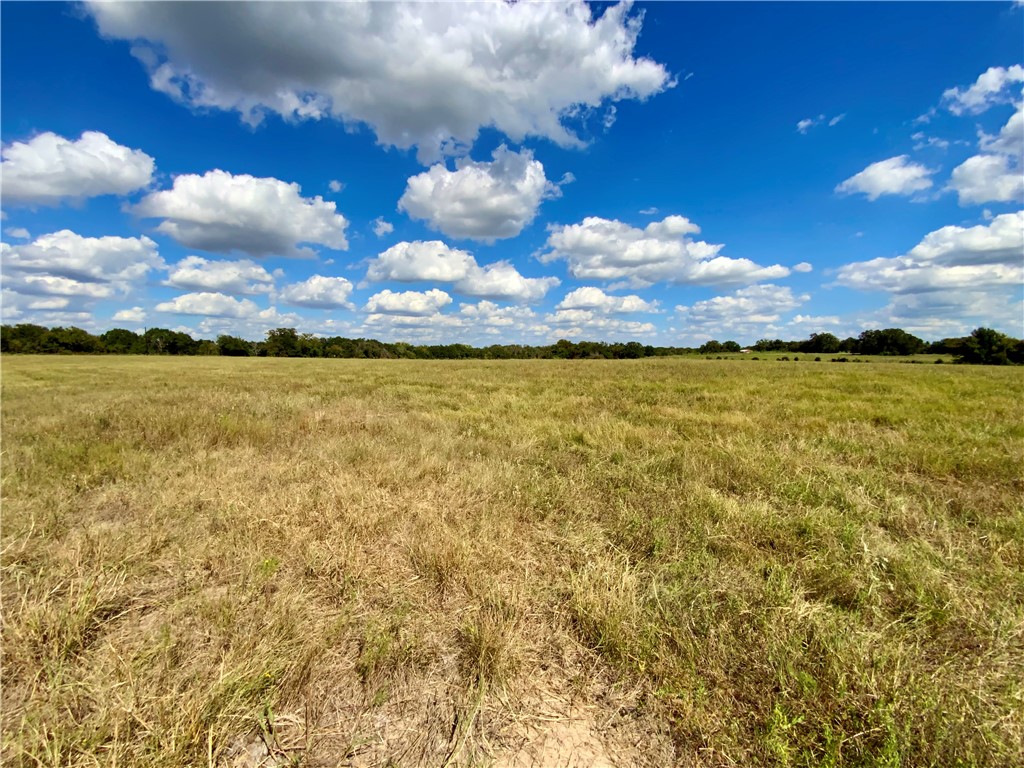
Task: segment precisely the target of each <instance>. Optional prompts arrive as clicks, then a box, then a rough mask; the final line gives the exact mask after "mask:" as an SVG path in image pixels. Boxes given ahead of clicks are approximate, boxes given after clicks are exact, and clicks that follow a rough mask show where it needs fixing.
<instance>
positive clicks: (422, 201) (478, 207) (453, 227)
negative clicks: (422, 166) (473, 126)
mask: <svg viewBox="0 0 1024 768" xmlns="http://www.w3.org/2000/svg"><path fill="white" fill-rule="evenodd" d="M492 157H493V160H492V162H474V161H472V160H469V159H468V158H464V159H461V160H459V161H458V163H457V170H455V171H449V170H448V169H447V168H446V167H445V166H444V165H442V164H440V163H439V164H438V165H435V166H433V167H431V168H430V169H429V170H427V171H424V172H423V173H420V174H418V175H416V176H413V177H411V178H410V179H409V181H408V183H407V185H406V188H405V193H404V194H403V195H402V198H401V200H399V201H398V208H399V210H403V211H405V212H406V213H407V214H409V216H410V217H412V218H414V219H422V220H425V221H426V222H427V224H428V225H429V226H430V227H431V229H436V230H439V231H441V232H443V233H444V234H446V235H448V236H449V237H458V238H471V239H473V240H482V241H484V242H489V243H493V242H494V241H495V240H500V239H505V238H509V237H515V236H516V235H518V234H519V233H520V232H522V231H523V229H524V228H525V227H526V226H527V225H529V224H530V223H531V222H532V221H533V220H534V218H536V216H537V210H538V209H539V208H540V204H541V202H542V201H543V200H544V199H545V198H549V197H559V196H561V194H562V192H561V190H560V189H559V188H558V186H556V185H554V184H552V183H551V182H549V181H548V180H547V178H546V177H545V175H544V166H543V165H541V163H540V162H539V161H537V160H534V159H533V153H532V152H530V151H529V150H528V149H524V150H522V151H521V152H513V151H512V150H510V149H508V147H506V146H505V145H504V144H503V145H501V146H500V147H498V148H497V149H496V150H494V153H493V155H492Z"/></svg>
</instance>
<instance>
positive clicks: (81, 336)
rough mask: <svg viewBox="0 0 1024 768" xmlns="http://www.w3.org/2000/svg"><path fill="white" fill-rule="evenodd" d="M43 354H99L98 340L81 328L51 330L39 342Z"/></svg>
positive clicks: (71, 327)
mask: <svg viewBox="0 0 1024 768" xmlns="http://www.w3.org/2000/svg"><path fill="white" fill-rule="evenodd" d="M40 345H41V347H42V351H44V352H99V351H100V340H99V339H97V338H96V337H95V336H93V335H92V334H91V333H89V332H88V331H86V330H83V329H82V328H77V327H75V326H70V327H68V328H61V327H58V328H51V329H50V330H49V331H47V333H46V335H45V336H43V338H42V339H41V340H40Z"/></svg>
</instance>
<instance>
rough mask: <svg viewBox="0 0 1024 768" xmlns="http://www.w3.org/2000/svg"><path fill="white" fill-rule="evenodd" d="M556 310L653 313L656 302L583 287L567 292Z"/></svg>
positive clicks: (656, 305) (591, 287) (656, 306)
mask: <svg viewBox="0 0 1024 768" xmlns="http://www.w3.org/2000/svg"><path fill="white" fill-rule="evenodd" d="M555 308H556V309H587V310H595V311H598V312H606V313H621V314H626V313H629V312H653V311H655V310H656V309H657V308H658V302H656V301H645V300H644V299H642V298H640V297H639V296H636V295H632V296H613V295H610V294H607V293H605V292H604V291H602V290H601V289H600V288H595V287H593V286H584V287H582V288H577V289H576V290H573V291H569V293H567V294H566V295H565V298H563V299H562V300H561V301H560V302H559V303H558V305H557V306H556V307H555Z"/></svg>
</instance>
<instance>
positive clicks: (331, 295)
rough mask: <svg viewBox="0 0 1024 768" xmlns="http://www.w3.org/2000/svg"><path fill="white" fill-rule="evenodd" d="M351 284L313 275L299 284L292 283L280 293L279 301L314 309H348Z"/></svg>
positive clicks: (341, 278) (338, 278)
mask: <svg viewBox="0 0 1024 768" xmlns="http://www.w3.org/2000/svg"><path fill="white" fill-rule="evenodd" d="M351 293H352V283H350V282H349V281H348V280H346V279H345V278H344V277H325V276H323V275H313V276H312V277H310V278H309V279H308V280H304V281H302V282H301V283H292V284H291V285H288V286H285V288H284V290H282V291H281V300H282V301H284V302H285V303H287V304H293V305H295V306H299V307H313V308H315V309H338V308H341V307H350V306H351V304H349V301H348V297H349V294H351Z"/></svg>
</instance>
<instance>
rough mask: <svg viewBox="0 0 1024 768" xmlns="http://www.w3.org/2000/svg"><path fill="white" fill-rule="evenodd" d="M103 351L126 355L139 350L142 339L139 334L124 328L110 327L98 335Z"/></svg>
mask: <svg viewBox="0 0 1024 768" xmlns="http://www.w3.org/2000/svg"><path fill="white" fill-rule="evenodd" d="M100 343H101V346H102V349H103V351H104V352H109V353H110V354H112V355H127V354H132V353H138V352H141V351H142V349H141V347H142V339H141V338H140V337H139V334H137V333H135V332H134V331H129V330H128V329H126V328H111V329H110V330H109V331H107V332H106V333H104V334H103V335H101V336H100Z"/></svg>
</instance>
